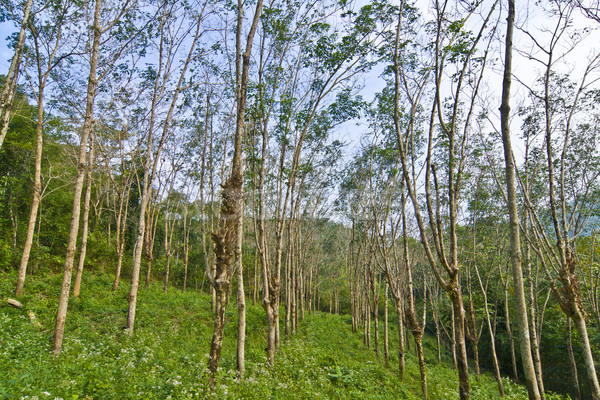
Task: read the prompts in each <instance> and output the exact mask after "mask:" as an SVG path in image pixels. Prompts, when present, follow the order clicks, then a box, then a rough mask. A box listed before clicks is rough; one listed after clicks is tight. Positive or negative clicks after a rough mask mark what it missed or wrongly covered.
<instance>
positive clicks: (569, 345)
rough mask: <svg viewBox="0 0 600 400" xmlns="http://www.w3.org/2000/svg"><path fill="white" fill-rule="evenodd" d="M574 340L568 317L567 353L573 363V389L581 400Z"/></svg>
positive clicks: (578, 399) (576, 396)
mask: <svg viewBox="0 0 600 400" xmlns="http://www.w3.org/2000/svg"><path fill="white" fill-rule="evenodd" d="M572 340H573V338H572V335H571V318H569V317H567V351H568V353H569V361H570V363H571V376H572V377H573V388H574V390H575V399H576V400H581V391H580V389H579V377H578V376H577V362H576V361H575V354H574V353H573V342H572Z"/></svg>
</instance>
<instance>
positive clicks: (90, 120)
mask: <svg viewBox="0 0 600 400" xmlns="http://www.w3.org/2000/svg"><path fill="white" fill-rule="evenodd" d="M101 9H102V5H101V0H96V5H95V10H94V25H93V32H94V34H93V41H92V48H91V54H90V73H89V77H88V87H87V96H86V106H85V121H84V125H83V131H82V132H81V139H80V143H79V156H78V161H77V178H76V180H75V193H74V195H73V211H72V215H71V229H70V231H69V240H68V243H67V254H66V256H65V267H64V273H63V279H62V284H61V291H60V297H59V300H58V307H57V310H56V324H55V326H54V341H53V345H52V351H53V352H54V354H55V355H56V356H58V354H59V353H60V349H61V347H62V341H63V336H64V331H65V322H66V320H67V307H68V304H69V293H70V289H71V276H72V274H73V261H74V259H75V246H76V244H77V233H78V232H79V214H80V212H81V191H82V189H83V178H84V175H85V169H86V156H87V152H86V146H87V143H88V138H89V136H90V133H91V131H92V129H93V124H94V100H95V98H96V88H97V87H98V81H97V77H96V67H97V65H98V51H99V48H100V35H101V33H102V32H101V30H100V10H101Z"/></svg>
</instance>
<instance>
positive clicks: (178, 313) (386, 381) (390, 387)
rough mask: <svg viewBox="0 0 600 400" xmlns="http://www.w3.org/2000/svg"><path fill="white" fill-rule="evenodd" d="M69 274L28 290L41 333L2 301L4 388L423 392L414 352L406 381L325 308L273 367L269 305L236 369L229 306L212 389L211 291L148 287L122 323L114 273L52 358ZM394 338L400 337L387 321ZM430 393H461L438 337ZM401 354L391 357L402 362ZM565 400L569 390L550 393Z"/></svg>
mask: <svg viewBox="0 0 600 400" xmlns="http://www.w3.org/2000/svg"><path fill="white" fill-rule="evenodd" d="M60 278H61V277H60V275H56V276H47V277H45V278H43V279H41V278H36V277H32V278H31V279H30V280H28V286H27V294H26V295H25V297H24V298H23V299H22V300H23V303H24V304H25V306H26V309H27V310H31V311H32V312H33V313H34V314H35V315H36V316H37V318H38V320H39V321H40V323H41V324H42V327H43V330H42V331H39V330H38V329H37V328H35V327H34V326H33V325H32V324H31V323H30V321H29V318H28V317H27V314H26V313H25V312H23V310H18V309H15V308H8V307H2V308H1V309H0V337H2V348H1V350H0V370H2V371H7V372H8V373H6V374H3V375H2V377H0V397H2V398H23V397H28V396H32V397H33V396H38V397H39V398H43V397H44V396H52V397H60V398H64V399H83V398H94V399H113V398H119V399H135V398H146V399H166V398H209V397H217V398H232V399H234V398H236V399H237V398H255V399H264V398H274V399H290V398H335V399H354V398H361V399H363V398H364V399H417V398H419V396H418V393H419V391H420V386H419V385H420V383H419V372H418V364H417V361H416V359H415V358H414V357H413V356H412V354H411V355H409V357H408V361H407V378H406V380H405V382H401V381H400V380H399V379H398V377H397V375H396V373H395V371H393V370H391V369H386V368H385V367H384V366H383V363H382V362H381V360H378V359H377V358H376V356H375V354H374V352H373V351H372V350H369V349H367V348H366V347H365V346H364V345H363V344H362V340H361V337H360V335H358V334H352V332H351V329H350V319H349V317H347V316H337V315H330V314H324V313H314V314H309V315H307V317H306V319H305V320H304V321H303V322H302V323H301V324H300V326H299V328H298V330H297V331H296V333H294V334H293V335H292V337H291V338H290V340H289V341H287V342H284V343H283V344H282V346H281V348H280V351H279V353H278V355H277V358H276V362H275V365H274V366H273V367H272V368H268V366H267V365H266V357H265V354H264V351H263V348H264V345H265V343H264V342H265V335H266V318H265V315H264V311H263V310H262V308H261V307H260V306H253V305H248V307H247V332H248V336H247V344H246V363H247V370H246V375H245V377H244V378H239V377H238V376H237V374H236V372H235V347H236V346H235V343H236V338H235V336H236V332H237V327H236V325H237V317H236V316H237V313H236V312H235V306H234V305H233V304H232V305H230V308H229V310H228V312H227V314H226V318H227V327H226V338H225V342H224V352H223V356H222V362H221V366H222V369H221V372H220V376H219V384H218V385H217V387H216V388H215V389H214V391H213V392H210V391H209V388H208V386H207V377H206V362H207V357H208V354H207V352H208V349H209V347H210V337H211V332H212V312H211V311H210V299H209V296H207V295H204V294H198V293H194V292H187V293H181V292H180V291H179V290H174V289H173V290H169V292H168V293H166V294H164V293H162V289H161V286H160V285H152V286H151V287H150V289H149V290H142V291H141V292H140V294H139V305H138V313H137V322H136V331H135V333H134V335H133V336H129V335H127V334H126V333H125V332H124V331H123V329H122V327H123V325H124V322H125V315H126V311H127V301H126V295H127V288H126V287H125V286H126V285H121V286H122V287H121V289H120V290H119V291H117V292H112V290H111V286H112V277H111V276H109V275H100V276H85V275H84V282H83V286H82V289H83V290H82V295H81V297H80V298H79V299H75V298H74V299H72V300H71V303H70V304H71V305H70V309H69V318H68V320H67V327H66V339H65V343H64V346H63V351H62V353H61V354H60V356H59V357H58V358H54V357H53V356H52V355H51V352H50V349H51V340H50V339H51V337H50V333H49V332H51V328H52V325H53V317H54V310H55V306H56V304H55V299H56V298H57V297H58V292H59V287H60ZM14 280H15V276H13V275H3V276H2V279H1V280H0V282H1V283H0V295H1V296H6V295H9V294H10V293H11V292H12V290H13V287H12V283H13V282H14ZM390 328H391V331H390V337H391V338H392V343H391V345H392V347H394V346H395V345H396V344H397V342H395V341H394V340H393V338H394V337H396V338H397V334H396V332H394V328H395V324H393V323H391V324H390ZM424 347H425V351H426V360H427V363H428V365H427V368H428V380H429V391H430V398H431V399H455V398H456V396H457V387H458V385H457V376H456V371H453V370H452V369H450V368H449V367H448V366H447V365H446V364H441V365H434V363H435V361H434V360H435V345H434V342H433V341H432V340H430V339H429V338H426V341H425V346H424ZM394 361H397V358H396V359H394V355H393V354H392V363H391V365H395V364H394ZM472 385H473V386H472V390H473V396H474V397H473V398H476V399H497V398H499V396H498V395H497V390H496V387H495V381H494V380H493V379H492V378H491V376H487V375H486V376H483V377H482V378H481V379H479V380H476V379H474V378H473V380H472ZM505 387H506V390H507V397H506V398H507V399H523V398H525V397H526V393H525V389H524V388H523V387H520V386H517V385H514V384H512V383H511V382H509V381H508V380H506V381H505ZM549 398H552V399H560V397H552V396H551V397H549Z"/></svg>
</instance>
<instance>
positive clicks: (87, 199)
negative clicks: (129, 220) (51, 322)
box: [73, 133, 94, 297]
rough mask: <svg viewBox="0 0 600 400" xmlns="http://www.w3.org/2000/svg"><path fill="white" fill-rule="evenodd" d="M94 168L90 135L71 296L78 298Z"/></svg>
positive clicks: (92, 141) (92, 144)
mask: <svg viewBox="0 0 600 400" xmlns="http://www.w3.org/2000/svg"><path fill="white" fill-rule="evenodd" d="M93 168H94V134H93V133H91V134H90V151H89V157H88V166H87V176H86V183H85V184H86V186H85V199H84V202H83V226H82V228H81V250H80V251H79V263H78V264H77V273H76V274H75V282H74V283H73V296H75V297H79V292H80V291H81V278H82V276H83V267H84V264H85V255H86V252H87V241H88V226H89V217H90V201H91V199H92V170H93Z"/></svg>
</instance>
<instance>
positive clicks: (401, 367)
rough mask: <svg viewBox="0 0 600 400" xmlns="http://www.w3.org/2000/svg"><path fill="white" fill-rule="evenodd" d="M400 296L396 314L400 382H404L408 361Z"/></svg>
mask: <svg viewBox="0 0 600 400" xmlns="http://www.w3.org/2000/svg"><path fill="white" fill-rule="evenodd" d="M398 300H400V296H398V299H396V314H398V375H399V376H400V380H401V381H403V380H404V372H405V370H406V361H405V357H404V324H403V323H402V316H403V315H404V313H403V312H402V305H401V303H400V301H398Z"/></svg>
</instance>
